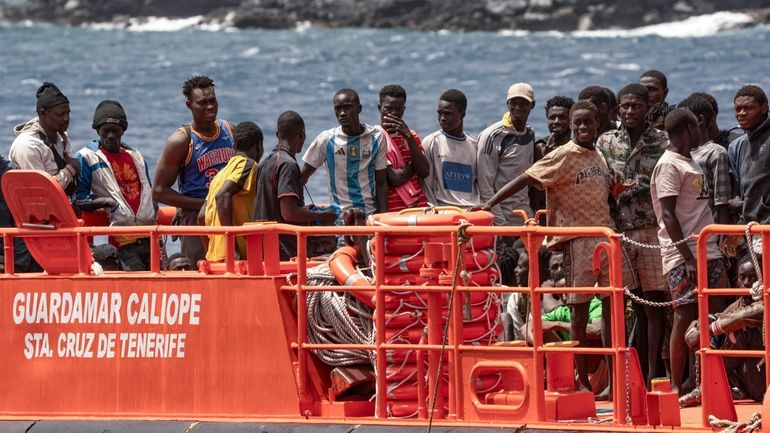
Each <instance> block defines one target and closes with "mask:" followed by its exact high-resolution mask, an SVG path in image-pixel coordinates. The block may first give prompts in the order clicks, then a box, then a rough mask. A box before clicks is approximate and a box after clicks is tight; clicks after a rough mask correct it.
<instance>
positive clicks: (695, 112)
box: [0, 70, 770, 402]
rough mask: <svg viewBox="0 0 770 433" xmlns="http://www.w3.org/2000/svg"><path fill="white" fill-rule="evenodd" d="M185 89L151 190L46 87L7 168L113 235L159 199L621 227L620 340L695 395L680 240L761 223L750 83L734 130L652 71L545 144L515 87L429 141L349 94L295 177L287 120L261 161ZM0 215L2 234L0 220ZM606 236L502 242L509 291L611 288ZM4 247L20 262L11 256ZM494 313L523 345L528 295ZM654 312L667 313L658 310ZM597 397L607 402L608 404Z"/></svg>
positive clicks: (559, 302)
mask: <svg viewBox="0 0 770 433" xmlns="http://www.w3.org/2000/svg"><path fill="white" fill-rule="evenodd" d="M182 93H183V95H184V97H185V100H186V104H187V107H188V108H189V109H190V112H191V115H192V119H191V121H190V122H189V124H187V125H185V126H183V127H181V128H179V129H177V130H176V131H174V132H173V134H171V136H170V137H169V138H168V139H167V141H166V143H165V145H164V148H163V151H162V153H161V155H160V158H159V160H158V163H157V165H156V167H155V171H154V175H153V176H152V177H151V176H150V172H149V167H148V166H147V164H146V163H145V161H144V159H143V157H142V155H141V153H140V151H139V150H137V149H135V148H132V147H130V146H128V145H127V144H125V143H123V141H122V136H123V134H124V132H125V131H126V129H127V127H128V120H127V117H126V113H125V111H124V110H123V107H122V106H121V104H120V103H119V102H118V101H113V100H105V101H102V102H100V103H99V105H98V106H97V107H96V109H95V111H94V116H93V124H92V126H93V128H94V130H95V131H96V137H97V138H95V139H94V140H93V142H91V143H90V144H89V145H87V146H85V147H84V148H82V149H80V150H78V151H77V152H74V149H73V148H72V146H71V143H70V141H69V139H68V136H67V133H66V131H67V127H68V124H69V112H70V109H69V100H68V99H67V97H66V96H65V95H64V94H63V93H62V92H61V91H60V90H59V89H58V88H57V87H56V86H55V85H54V84H52V83H48V82H46V83H44V84H43V85H42V86H41V87H40V88H39V89H38V92H37V116H36V117H35V118H33V119H31V120H30V121H28V122H25V123H24V124H21V125H19V126H18V127H17V128H16V130H15V132H16V139H15V140H14V141H13V144H12V146H11V149H10V153H9V161H5V160H2V161H0V163H2V164H0V166H1V167H2V170H7V169H12V168H13V167H14V166H16V167H20V168H23V169H39V170H44V171H46V172H47V173H49V174H50V175H52V176H53V177H54V178H55V179H56V180H57V181H58V182H59V183H60V184H61V186H62V188H63V189H64V190H65V192H66V193H67V194H68V195H70V197H71V198H72V201H73V204H74V205H75V206H77V207H78V208H79V209H83V210H87V211H93V210H97V209H104V211H105V212H106V213H107V215H108V217H109V221H110V224H112V225H118V226H125V225H148V224H154V223H155V221H156V212H157V209H158V204H159V203H160V204H165V205H168V206H173V207H175V208H176V209H177V214H176V216H175V218H174V224H178V225H196V224H205V225H214V226H220V225H221V226H229V225H241V224H244V223H246V222H250V221H255V220H272V221H278V222H282V223H291V224H324V225H332V224H342V223H343V219H344V218H343V217H342V215H343V214H344V213H345V212H346V211H350V210H355V211H356V212H358V213H359V215H363V216H368V215H371V214H374V213H380V212H386V211H399V210H402V209H407V208H415V207H423V206H429V205H430V206H456V207H460V208H463V209H468V210H481V209H483V210H488V211H490V212H493V213H494V215H495V224H496V225H521V224H522V223H523V222H524V221H523V219H522V217H521V216H520V215H519V214H516V213H514V212H513V211H514V210H517V209H521V210H524V211H525V212H526V213H527V214H528V215H529V216H530V217H531V216H532V215H533V211H534V210H537V209H547V211H548V212H547V221H541V223H542V224H548V225H550V226H560V227H570V226H603V227H607V228H610V229H613V230H616V231H618V232H619V233H621V234H622V239H623V247H624V252H623V265H622V269H623V281H624V283H625V284H626V285H627V286H628V288H629V289H630V292H631V294H632V295H633V296H631V298H633V299H636V300H637V301H635V302H630V305H631V309H630V310H631V311H632V314H631V315H632V316H633V317H634V320H633V322H632V323H631V324H630V325H629V328H630V329H629V332H628V334H629V335H630V336H631V339H632V341H633V344H634V345H635V346H636V347H637V350H638V352H639V354H640V361H641V365H642V369H643V372H644V374H645V376H646V378H647V380H648V382H649V381H650V380H651V379H652V378H655V377H660V376H664V375H668V376H670V377H671V380H672V386H673V388H674V389H675V390H678V391H679V392H680V393H681V394H683V395H684V394H686V393H688V392H690V391H691V390H693V388H694V383H695V382H694V377H693V374H691V372H692V371H693V359H694V357H693V355H692V351H690V350H688V345H689V347H692V346H693V343H692V342H693V341H696V340H697V338H696V340H693V337H692V335H696V336H697V333H698V329H699V327H698V324H697V321H695V319H696V318H697V306H696V304H695V297H694V296H693V292H694V287H695V285H694V282H695V276H696V270H697V262H696V260H695V240H694V239H693V238H692V237H691V235H692V234H697V233H699V232H700V230H701V229H703V228H704V227H705V226H706V225H708V224H712V223H714V222H718V223H733V224H746V223H749V222H752V221H753V222H758V223H761V224H767V223H768V221H770V205H768V203H770V197H768V196H769V195H770V171H768V170H767V167H770V146H768V145H770V119H769V118H768V100H767V96H766V94H765V92H764V91H763V90H762V89H761V88H760V87H758V86H756V85H746V86H743V87H741V88H740V89H738V90H737V92H736V94H735V97H734V99H733V105H734V106H733V109H734V112H735V118H736V119H737V121H738V125H739V127H740V130H738V128H735V129H733V130H723V129H720V128H719V126H718V125H717V113H718V110H719V107H718V105H717V102H716V100H715V99H714V97H713V96H711V95H709V94H707V93H703V92H696V93H693V94H691V95H690V96H688V97H687V98H685V99H684V100H682V101H681V102H679V103H677V104H669V103H668V102H667V101H666V98H667V95H668V83H667V80H666V77H665V75H664V74H662V73H661V72H659V71H655V70H651V71H647V72H645V73H644V74H642V76H641V77H640V79H639V81H638V82H636V83H629V84H628V85H626V86H624V87H623V88H622V89H620V90H619V91H617V93H615V92H614V91H612V90H610V89H608V88H605V87H601V86H595V85H592V86H588V87H586V88H584V89H583V90H582V91H581V92H580V93H579V94H578V95H576V96H577V101H575V100H573V99H572V98H571V97H569V96H566V95H556V96H554V97H552V98H550V99H548V100H547V102H546V103H545V104H544V111H545V116H546V118H547V125H548V132H549V133H548V134H546V135H542V134H538V133H536V132H535V131H534V130H533V129H532V128H531V127H529V126H528V119H529V118H530V116H531V115H532V113H533V110H534V108H535V106H536V99H535V91H534V89H533V88H532V86H530V85H529V84H527V83H516V84H513V85H512V86H510V88H509V89H508V91H507V93H506V95H505V98H504V101H505V110H502V102H503V98H502V97H501V111H503V114H502V116H501V118H500V120H497V121H495V122H494V123H491V124H490V126H489V127H487V128H486V129H484V130H483V131H482V132H481V133H480V135H479V136H478V137H476V136H474V135H471V134H470V133H468V132H467V131H466V130H465V128H464V126H463V119H464V117H465V114H466V107H467V99H466V96H465V95H464V94H463V93H462V92H461V91H460V90H457V89H449V90H447V91H445V92H443V93H442V94H441V95H440V96H439V98H438V101H437V105H436V113H437V120H438V129H437V130H436V131H435V132H432V133H430V134H428V135H426V136H424V137H423V138H421V137H420V135H419V134H418V133H417V132H416V131H414V130H412V129H410V128H409V126H408V125H407V124H406V122H405V120H404V114H405V111H406V102H407V94H406V91H405V89H404V88H403V87H401V86H400V85H395V84H393V85H387V86H385V87H383V88H382V90H381V91H380V93H379V101H378V105H377V107H378V110H379V112H380V124H379V125H376V126H372V125H367V124H364V123H362V122H361V120H360V118H359V116H360V114H361V111H362V105H361V101H360V99H359V95H358V94H357V93H356V91H355V90H353V89H341V90H339V91H337V92H336V93H335V94H334V96H333V98H332V105H333V110H334V114H335V116H336V119H337V123H338V124H337V125H334V126H333V127H332V128H330V129H328V130H326V131H323V132H321V133H320V134H318V135H317V136H316V137H315V138H314V139H313V140H312V141H311V142H310V144H309V145H308V146H307V148H306V151H305V153H304V157H303V161H302V162H303V165H302V167H301V168H300V164H299V162H298V161H297V159H296V155H298V154H299V153H301V152H302V149H303V147H304V145H305V142H306V131H305V124H304V121H303V119H302V117H301V116H300V114H298V113H296V112H294V111H287V112H284V113H283V114H281V115H280V116H279V117H278V119H277V125H276V140H275V142H276V144H275V147H274V148H273V150H272V151H271V152H270V153H269V154H268V156H267V157H266V158H265V159H263V160H262V161H261V162H260V160H261V159H262V155H263V153H264V137H263V134H262V131H261V129H260V128H259V126H257V125H256V124H255V123H253V122H242V123H239V124H237V125H233V124H231V123H230V122H228V121H226V120H224V119H220V118H218V115H217V113H218V102H217V97H216V93H215V90H214V82H213V80H212V79H211V78H209V77H206V76H195V77H191V78H189V79H188V80H187V81H185V83H184V85H183V91H182ZM321 167H325V171H326V173H327V175H328V178H327V182H328V189H329V191H330V201H331V206H329V207H327V208H312V207H308V206H305V203H304V194H303V186H304V184H305V183H307V181H308V179H309V178H310V177H311V176H313V175H314V174H315V172H316V171H318V169H319V168H321ZM0 210H1V209H0ZM0 216H2V217H4V218H5V219H8V218H9V215H8V214H7V212H5V213H3V212H0ZM3 222H4V223H6V224H10V223H9V222H8V221H3ZM223 238H224V237H223V236H210V237H209V238H208V239H203V240H202V239H201V238H200V237H196V236H184V237H182V239H181V249H182V256H180V257H177V259H178V261H179V260H181V261H182V262H184V260H185V259H186V260H187V261H186V262H184V263H185V266H184V267H180V269H186V268H192V267H193V266H191V264H195V263H197V261H198V260H201V259H204V258H205V259H207V260H210V261H219V260H224V258H225V256H226V244H225V242H224V239H223ZM602 240H603V239H602V238H585V237H581V238H573V237H569V236H556V237H551V238H549V239H547V243H546V245H544V246H543V250H542V251H538V252H532V251H526V250H525V249H524V248H523V246H522V244H521V242H520V241H518V240H517V239H515V238H503V239H501V240H500V241H499V245H498V246H497V250H498V265H499V266H500V268H501V278H502V283H503V284H507V285H525V286H526V285H527V284H528V281H526V280H527V277H528V275H527V271H526V270H525V271H523V272H522V269H523V268H524V267H526V266H528V261H527V256H528V254H532V253H537V254H541V255H542V257H541V263H545V264H548V265H549V267H550V269H545V270H544V271H543V272H541V274H542V275H543V280H544V281H545V282H544V283H543V286H547V285H551V286H553V287H559V286H567V287H591V286H594V285H595V284H599V285H608V278H609V275H608V266H607V263H606V257H605V262H604V263H603V265H602V272H600V274H599V275H594V273H593V270H592V259H593V252H594V249H595V248H596V246H597V245H598V243H599V242H601V241H602ZM110 244H111V245H112V246H113V247H114V248H115V251H114V252H115V254H114V255H110V253H107V256H109V257H113V256H114V259H116V263H117V266H119V267H120V268H122V269H124V270H147V269H149V251H150V246H149V239H148V238H147V237H136V236H132V237H114V238H111V239H110ZM279 244H280V256H281V258H282V259H288V258H290V257H292V256H294V255H295V254H296V251H297V245H296V238H295V237H293V236H281V237H280V241H279ZM749 248H752V249H753V250H754V251H755V252H756V253H757V254H761V242H760V240H759V239H758V238H757V239H755V240H754V241H753V242H752V245H742V244H741V238H739V237H725V238H723V239H718V238H717V237H713V238H711V241H710V242H709V244H708V264H707V268H708V269H707V272H708V276H709V278H708V279H709V287H736V286H741V287H745V286H747V285H751V284H753V282H754V281H756V272H754V271H755V270H754V269H753V267H750V266H748V265H747V264H749V265H750V264H751V262H750V261H747V260H746V258H745V257H746V255H747V252H748V249H749ZM16 251H17V252H18V254H23V248H17V249H16ZM236 254H237V256H238V257H240V258H244V257H245V254H246V248H245V245H244V243H243V242H238V243H237V244H236ZM17 260H19V261H17V269H20V268H21V269H24V266H25V264H26V263H29V266H28V268H27V269H29V270H34V260H31V259H29V258H27V259H26V261H25V259H24V258H23V257H17ZM20 264H21V267H20ZM752 275H753V277H752ZM752 278H753V279H752ZM551 301H553V302H551ZM645 301H649V302H645ZM727 301H729V300H726V299H723V298H715V301H714V302H713V305H711V306H710V307H711V309H712V313H714V314H715V316H714V317H715V319H714V321H713V322H712V323H711V324H710V329H711V332H712V334H713V335H725V334H727V335H728V336H730V338H727V339H726V340H725V339H724V338H723V339H722V342H721V343H720V342H715V343H714V344H721V345H726V344H728V343H729V345H731V346H730V347H736V345H741V344H743V345H744V346H746V347H745V348H757V347H754V346H757V344H759V345H760V347H761V345H762V340H761V338H759V339H757V338H756V332H758V331H757V329H758V328H759V327H761V326H762V323H761V317H762V315H761V311H760V313H759V315H758V316H757V314H756V311H757V309H760V310H761V305H760V306H759V307H758V306H757V305H756V303H752V302H751V301H750V300H747V299H743V298H741V299H738V300H737V301H734V302H732V303H731V304H730V306H729V307H727V308H726V309H725V308H724V306H725V305H726V304H727V303H728V302H727ZM506 302H507V308H506V309H504V311H506V313H505V315H504V319H505V323H506V325H507V327H506V332H505V338H509V339H514V338H516V339H524V338H527V337H529V338H531V329H528V328H527V326H528V317H527V316H528V314H531V312H527V311H526V310H527V308H526V305H528V302H526V297H525V296H523V295H514V296H510V297H507V298H506ZM666 302H668V303H669V304H668V305H667V306H666V307H660V306H654V305H655V304H656V303H666ZM543 304H544V306H548V311H546V310H544V311H542V312H540V313H541V314H543V315H544V316H543V317H544V318H546V319H545V320H546V322H544V323H546V324H547V326H546V331H558V332H552V333H550V334H549V337H548V338H551V339H570V340H573V341H577V342H579V343H580V344H583V345H585V344H592V342H593V343H594V344H596V342H597V341H599V343H598V344H601V341H603V342H604V343H605V344H608V343H609V323H610V317H609V313H610V309H609V305H608V298H607V296H606V295H594V294H589V293H582V292H581V293H570V294H567V295H565V296H555V297H549V302H544V303H543ZM552 309H554V310H553V311H551V310H552ZM555 309H558V310H555ZM554 311H557V312H558V314H557V313H555V312H554ZM742 333H746V335H744V334H742ZM760 335H761V334H760ZM736 336H742V337H740V338H736ZM744 337H745V338H744ZM588 364H589V363H588V362H587V361H586V360H585V359H583V357H578V360H577V361H576V376H577V379H578V380H577V382H578V385H579V386H580V387H581V388H586V389H590V388H592V383H591V380H590V378H589V373H591V372H592V371H594V370H595V369H593V368H589V365H588ZM749 370H752V369H751V368H748V367H746V368H743V369H740V372H741V373H740V374H743V375H742V376H740V377H737V376H736V377H732V376H731V379H733V380H734V384H736V387H737V392H739V393H742V395H745V396H749V397H752V398H754V397H755V396H759V398H761V396H762V394H763V390H764V388H763V389H762V393H758V392H759V391H758V390H757V389H755V388H752V386H756V384H757V383H764V379H763V378H764V373H760V372H758V371H756V368H755V369H754V370H755V371H754V372H752V371H749ZM737 371H738V370H736V372H737ZM752 374H753V376H752ZM735 375H738V373H736V374H735ZM735 375H734V376H735ZM753 378H754V379H756V380H753ZM746 384H750V386H749V385H746ZM741 387H742V388H741ZM593 388H596V386H595V385H594V386H593ZM599 396H600V398H601V397H606V396H608V392H607V389H606V388H605V389H602V390H599ZM695 400H697V396H696V397H693V396H692V395H689V396H685V398H684V401H685V402H688V401H695Z"/></svg>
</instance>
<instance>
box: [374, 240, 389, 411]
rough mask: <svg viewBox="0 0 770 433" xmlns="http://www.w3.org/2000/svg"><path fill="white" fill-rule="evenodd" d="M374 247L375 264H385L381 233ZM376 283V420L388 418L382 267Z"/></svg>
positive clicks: (377, 270)
mask: <svg viewBox="0 0 770 433" xmlns="http://www.w3.org/2000/svg"><path fill="white" fill-rule="evenodd" d="M374 246H375V248H376V251H375V253H374V262H375V263H384V262H385V254H384V251H385V236H383V235H382V234H381V233H375V235H374ZM374 277H375V279H376V281H375V286H374V297H375V299H376V301H375V303H374V305H375V306H377V308H376V309H375V315H374V325H375V328H376V330H375V333H374V344H375V347H376V348H377V349H376V350H377V352H376V354H377V362H376V363H375V366H374V369H375V370H374V372H375V378H376V381H377V399H376V402H377V404H376V406H375V409H374V416H375V417H377V418H387V416H388V381H387V380H385V378H386V375H387V373H386V370H387V360H386V359H385V353H386V352H385V348H384V347H383V344H384V343H385V292H384V291H383V289H382V280H383V279H384V278H385V269H384V268H383V267H382V266H377V269H376V270H375V275H374Z"/></svg>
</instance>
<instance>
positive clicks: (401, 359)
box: [385, 349, 449, 365]
mask: <svg viewBox="0 0 770 433" xmlns="http://www.w3.org/2000/svg"><path fill="white" fill-rule="evenodd" d="M442 358H444V362H449V352H444V356H443V357H442ZM385 360H386V361H387V362H388V364H398V365H401V364H403V363H407V364H408V363H415V362H417V351H416V350H414V349H403V350H402V349H398V350H392V349H391V350H386V351H385Z"/></svg>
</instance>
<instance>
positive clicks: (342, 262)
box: [329, 246, 372, 286]
mask: <svg viewBox="0 0 770 433" xmlns="http://www.w3.org/2000/svg"><path fill="white" fill-rule="evenodd" d="M356 263H358V255H357V254H356V249H355V248H353V247H348V246H345V247H341V248H338V249H337V251H335V252H334V254H332V258H331V259H329V269H330V270H331V271H332V274H333V275H334V278H336V279H337V282H338V283H340V285H343V286H371V285H372V283H370V282H369V279H368V278H366V277H365V276H364V275H363V274H362V273H360V272H359V271H358V269H356Z"/></svg>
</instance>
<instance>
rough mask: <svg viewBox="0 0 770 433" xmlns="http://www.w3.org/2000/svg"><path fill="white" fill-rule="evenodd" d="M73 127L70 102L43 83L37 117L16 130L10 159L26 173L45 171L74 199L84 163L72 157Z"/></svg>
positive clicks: (38, 94)
mask: <svg viewBox="0 0 770 433" xmlns="http://www.w3.org/2000/svg"><path fill="white" fill-rule="evenodd" d="M69 124H70V103H69V99H67V97H66V96H64V94H63V93H62V92H61V90H59V88H58V87H56V85H55V84H53V83H49V82H45V83H43V84H42V85H41V86H40V88H38V89H37V117H35V118H34V119H31V120H29V121H27V122H24V123H22V124H20V125H17V126H16V127H15V128H14V129H13V132H15V133H16V138H15V139H14V140H13V143H12V144H11V150H10V152H9V154H8V159H9V160H11V161H12V162H14V163H15V164H16V165H18V166H19V168H21V169H22V170H43V171H45V172H46V173H48V174H50V175H51V176H53V177H54V178H55V179H56V180H57V181H58V182H59V185H61V187H62V189H64V192H66V193H67V195H68V196H72V194H73V193H74V192H75V183H76V177H77V175H78V172H79V171H80V163H79V162H78V160H77V159H75V158H73V157H71V156H70V140H69V136H68V135H67V128H68V127H69Z"/></svg>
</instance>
